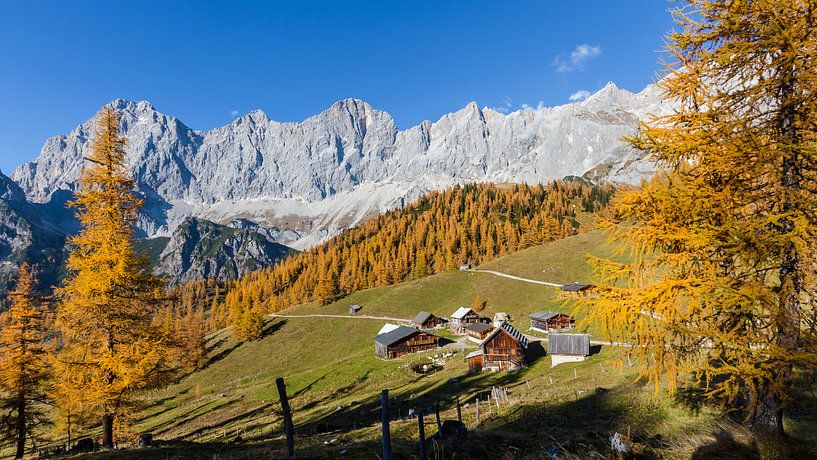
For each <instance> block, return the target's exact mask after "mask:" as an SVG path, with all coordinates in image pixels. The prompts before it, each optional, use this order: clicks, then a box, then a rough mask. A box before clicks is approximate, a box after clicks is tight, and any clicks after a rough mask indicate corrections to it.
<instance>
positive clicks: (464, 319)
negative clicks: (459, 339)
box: [448, 307, 485, 334]
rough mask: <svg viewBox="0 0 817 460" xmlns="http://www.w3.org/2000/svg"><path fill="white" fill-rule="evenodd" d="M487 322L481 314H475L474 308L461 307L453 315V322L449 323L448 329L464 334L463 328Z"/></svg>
mask: <svg viewBox="0 0 817 460" xmlns="http://www.w3.org/2000/svg"><path fill="white" fill-rule="evenodd" d="M482 322H485V318H483V317H482V315H480V314H479V313H477V312H475V311H474V309H473V308H469V307H460V308H458V309H457V311H455V312H454V314H453V315H451V320H450V321H449V322H448V327H449V328H451V330H452V331H454V332H456V333H459V334H462V333H463V332H464V331H463V328H464V327H465V326H467V325H469V324H474V323H482Z"/></svg>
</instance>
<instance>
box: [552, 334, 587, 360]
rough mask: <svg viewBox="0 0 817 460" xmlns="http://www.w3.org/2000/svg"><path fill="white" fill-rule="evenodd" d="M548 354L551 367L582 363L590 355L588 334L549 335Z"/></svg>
mask: <svg viewBox="0 0 817 460" xmlns="http://www.w3.org/2000/svg"><path fill="white" fill-rule="evenodd" d="M548 353H550V360H551V361H550V365H551V367H553V366H557V365H559V364H562V363H575V362H579V361H584V358H585V357H586V356H587V355H589V354H590V335H589V334H550V337H548Z"/></svg>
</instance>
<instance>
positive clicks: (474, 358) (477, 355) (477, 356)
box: [465, 349, 482, 372]
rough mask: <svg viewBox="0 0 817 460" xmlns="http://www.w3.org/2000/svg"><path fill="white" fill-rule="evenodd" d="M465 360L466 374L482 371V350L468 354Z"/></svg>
mask: <svg viewBox="0 0 817 460" xmlns="http://www.w3.org/2000/svg"><path fill="white" fill-rule="evenodd" d="M465 359H466V360H467V361H468V372H480V371H482V349H479V350H476V351H472V352H471V353H468V354H467V355H465Z"/></svg>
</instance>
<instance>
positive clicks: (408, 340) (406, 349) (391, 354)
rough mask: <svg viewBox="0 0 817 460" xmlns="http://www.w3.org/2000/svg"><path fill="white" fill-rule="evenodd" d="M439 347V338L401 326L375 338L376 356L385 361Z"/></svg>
mask: <svg viewBox="0 0 817 460" xmlns="http://www.w3.org/2000/svg"><path fill="white" fill-rule="evenodd" d="M439 345H440V338H439V337H438V336H436V335H434V334H429V333H428V332H423V331H419V330H417V329H414V328H411V327H407V326H400V327H398V328H397V329H393V330H391V331H389V332H386V333H385V334H380V335H378V336H377V337H375V338H374V351H375V354H376V355H377V356H379V357H381V358H383V359H392V358H399V357H400V356H403V355H407V354H409V353H416V352H418V351H424V350H430V349H432V348H437V347H438V346H439Z"/></svg>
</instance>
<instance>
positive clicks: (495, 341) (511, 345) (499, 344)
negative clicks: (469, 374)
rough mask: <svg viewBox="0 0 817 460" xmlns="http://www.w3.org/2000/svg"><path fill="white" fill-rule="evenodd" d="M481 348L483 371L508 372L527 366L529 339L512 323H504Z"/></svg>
mask: <svg viewBox="0 0 817 460" xmlns="http://www.w3.org/2000/svg"><path fill="white" fill-rule="evenodd" d="M479 348H480V350H481V351H482V369H483V370H487V371H507V370H513V369H519V368H522V367H525V365H526V364H527V363H526V360H525V352H526V350H527V349H528V338H527V337H525V336H524V335H523V334H522V333H521V332H519V331H518V330H517V329H516V328H515V327H513V326H511V324H510V323H502V324H501V325H500V326H499V327H498V328H495V329H494V330H493V331H491V333H490V334H488V336H487V337H485V340H483V341H482V343H481V344H480V346H479ZM469 368H470V362H469Z"/></svg>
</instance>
